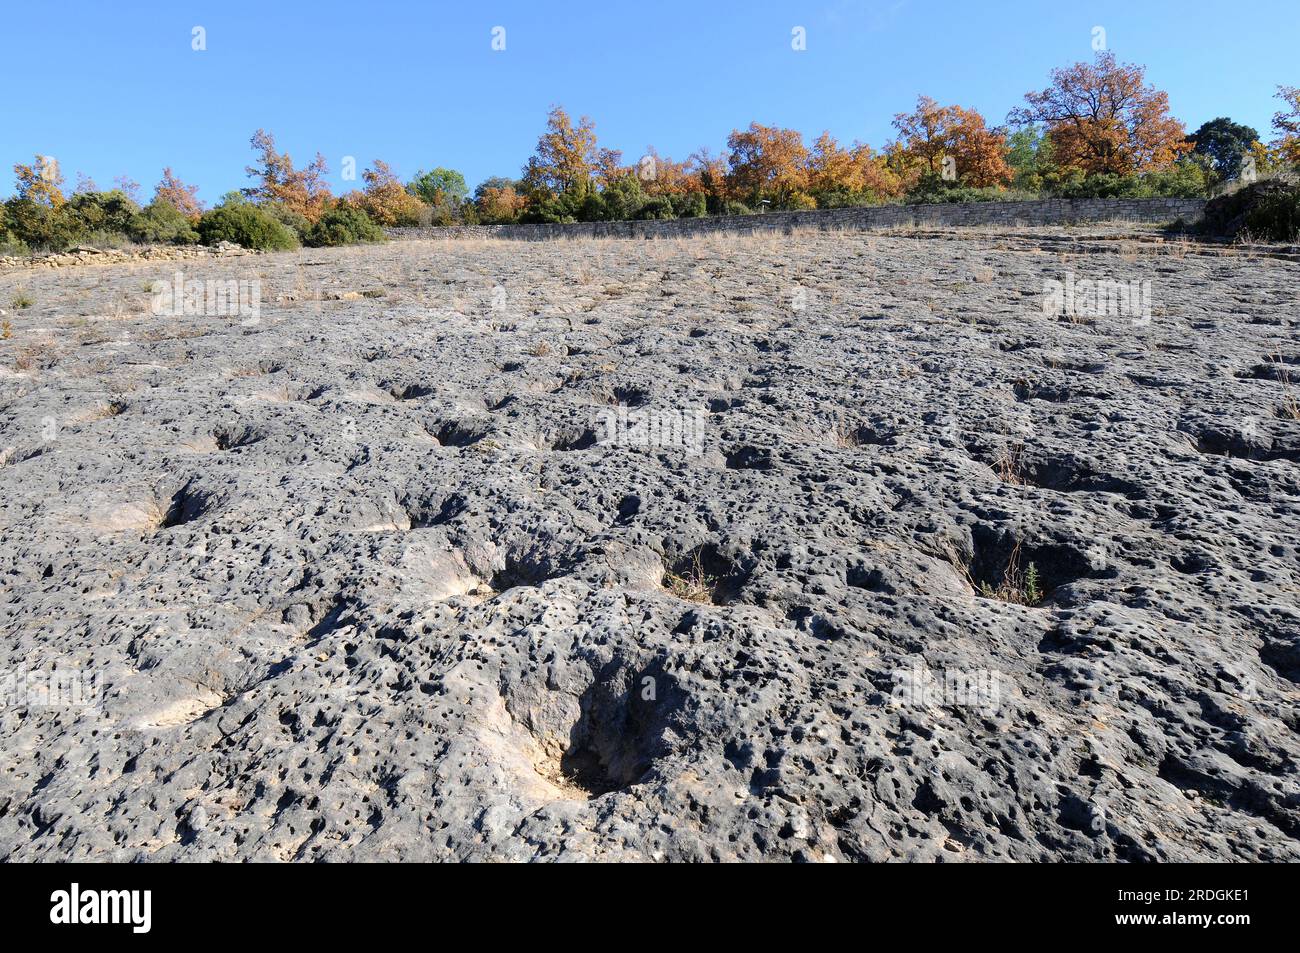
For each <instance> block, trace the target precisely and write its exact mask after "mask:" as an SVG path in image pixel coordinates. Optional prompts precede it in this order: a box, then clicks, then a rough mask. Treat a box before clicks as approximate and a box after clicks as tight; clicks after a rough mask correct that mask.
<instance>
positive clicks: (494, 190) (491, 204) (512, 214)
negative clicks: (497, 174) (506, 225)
mask: <svg viewBox="0 0 1300 953" xmlns="http://www.w3.org/2000/svg"><path fill="white" fill-rule="evenodd" d="M527 205H528V198H527V196H525V195H522V194H521V193H520V192H519V190H518V189H516V188H515V184H514V183H513V182H511V181H509V180H508V179H492V180H489V181H488V182H485V183H483V184H482V185H480V186H479V187H478V188H477V189H476V190H475V191H474V206H475V208H476V209H477V211H478V216H479V219H480V220H482V221H484V222H487V223H489V224H491V223H494V222H513V221H514V220H515V219H517V218H519V216H520V215H521V214H523V211H524V209H525V208H526V207H527Z"/></svg>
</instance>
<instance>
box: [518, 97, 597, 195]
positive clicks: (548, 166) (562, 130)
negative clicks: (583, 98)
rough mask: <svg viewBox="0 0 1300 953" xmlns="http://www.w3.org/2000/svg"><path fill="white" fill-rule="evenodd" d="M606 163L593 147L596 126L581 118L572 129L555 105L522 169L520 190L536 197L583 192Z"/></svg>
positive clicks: (595, 147) (570, 123)
mask: <svg viewBox="0 0 1300 953" xmlns="http://www.w3.org/2000/svg"><path fill="white" fill-rule="evenodd" d="M602 162H604V163H605V164H606V166H608V163H609V156H608V155H601V154H600V152H599V149H598V147H597V145H596V126H595V124H594V123H593V122H592V121H591V120H590V119H588V118H587V117H586V116H583V117H582V118H581V119H580V120H579V121H578V124H577V125H576V126H575V125H574V124H573V120H572V119H570V118H569V114H568V113H566V112H565V111H564V109H562V108H561V107H559V106H553V107H551V111H550V113H549V114H548V115H547V119H546V132H544V133H543V134H542V135H541V137H540V138H538V140H537V152H536V154H535V155H533V157H532V158H530V159H529V160H528V164H527V165H526V166H525V167H524V187H525V189H527V190H528V191H529V192H530V193H533V194H534V195H537V196H539V197H545V196H554V195H560V194H563V193H566V192H571V191H575V190H578V191H581V190H585V189H587V188H588V187H589V186H590V184H591V176H592V171H593V169H595V168H596V167H597V165H598V164H600V163H602Z"/></svg>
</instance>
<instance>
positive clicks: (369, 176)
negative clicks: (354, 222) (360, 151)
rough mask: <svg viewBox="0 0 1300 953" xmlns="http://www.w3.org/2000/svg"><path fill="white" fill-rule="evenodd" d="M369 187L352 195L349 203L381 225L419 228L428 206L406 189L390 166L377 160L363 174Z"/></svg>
mask: <svg viewBox="0 0 1300 953" xmlns="http://www.w3.org/2000/svg"><path fill="white" fill-rule="evenodd" d="M361 181H363V182H364V183H365V184H366V187H365V190H364V191H363V192H360V193H356V192H354V193H351V194H350V195H349V196H348V197H347V198H348V204H350V205H353V206H355V207H358V208H360V209H362V210H363V211H364V212H365V213H366V214H367V215H369V216H370V217H371V219H373V220H374V222H375V223H376V224H378V225H387V226H391V225H418V224H419V222H420V213H421V212H422V211H424V203H423V202H421V201H420V200H419V199H418V198H416V197H415V196H414V195H412V194H411V193H410V192H408V191H407V190H406V186H404V185H402V183H401V181H400V180H399V179H398V178H397V176H396V175H394V174H393V170H392V169H390V168H389V167H388V163H386V162H384V161H383V160H381V159H375V160H374V161H373V162H372V163H371V167H370V168H369V169H366V170H365V171H364V172H362V173H361Z"/></svg>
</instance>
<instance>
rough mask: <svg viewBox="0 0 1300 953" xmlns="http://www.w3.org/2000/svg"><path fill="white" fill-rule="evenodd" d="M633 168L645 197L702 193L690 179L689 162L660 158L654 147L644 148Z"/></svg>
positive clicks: (701, 189)
mask: <svg viewBox="0 0 1300 953" xmlns="http://www.w3.org/2000/svg"><path fill="white" fill-rule="evenodd" d="M633 168H634V170H635V172H636V175H637V178H638V179H640V180H641V188H642V189H644V190H645V194H646V195H652V196H653V195H685V194H686V193H687V192H703V191H704V189H703V188H701V187H699V185H698V183H697V182H696V181H694V180H693V179H692V175H691V164H690V161H689V160H688V161H687V162H674V161H673V160H672V159H671V158H669V157H668V156H661V155H660V154H659V150H657V149H656V148H655V147H654V146H647V147H646V151H645V154H644V155H643V156H641V158H640V159H638V160H637V162H636V165H635V166H634V167H633Z"/></svg>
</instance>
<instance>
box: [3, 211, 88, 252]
mask: <svg viewBox="0 0 1300 953" xmlns="http://www.w3.org/2000/svg"><path fill="white" fill-rule="evenodd" d="M5 220H6V227H7V228H8V230H9V233H10V234H11V235H12V236H13V237H14V239H16V240H17V242H20V243H21V244H23V245H25V246H27V247H28V248H30V249H33V250H36V251H63V250H64V249H66V248H68V247H69V246H70V245H73V244H75V243H76V242H77V241H78V240H80V238H81V230H80V229H79V228H78V225H77V221H76V219H75V218H73V217H72V216H71V215H68V214H66V213H65V212H64V211H63V209H62V208H57V209H55V208H51V207H50V206H48V205H43V204H41V203H39V202H33V201H32V200H31V199H21V198H11V199H10V200H9V201H8V202H6V203H5Z"/></svg>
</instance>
